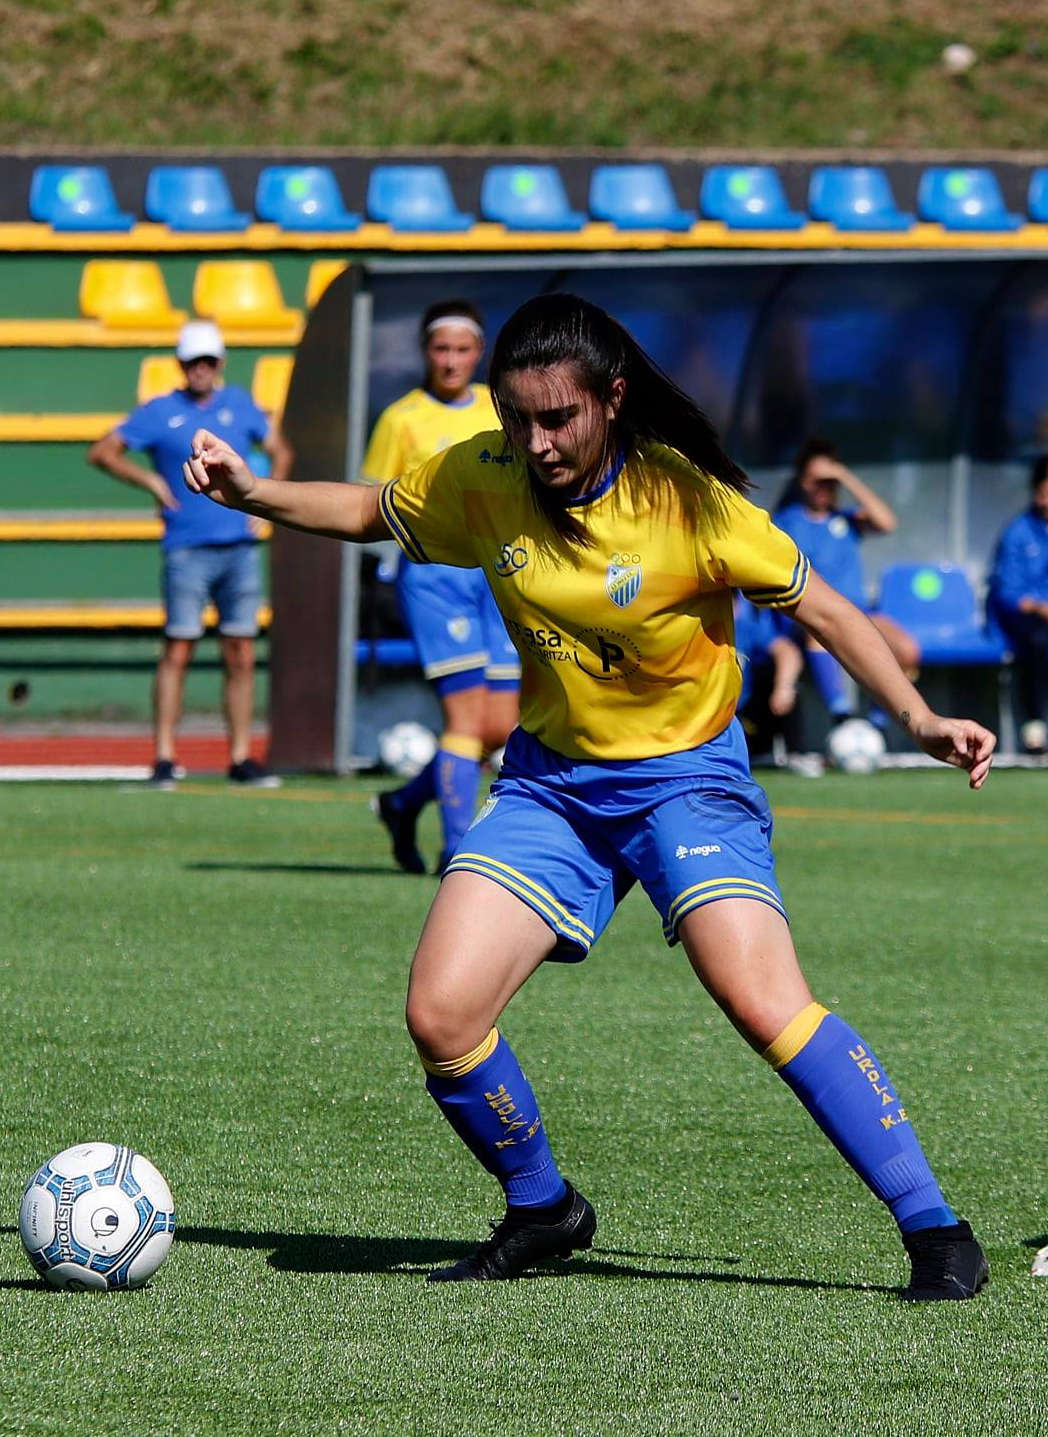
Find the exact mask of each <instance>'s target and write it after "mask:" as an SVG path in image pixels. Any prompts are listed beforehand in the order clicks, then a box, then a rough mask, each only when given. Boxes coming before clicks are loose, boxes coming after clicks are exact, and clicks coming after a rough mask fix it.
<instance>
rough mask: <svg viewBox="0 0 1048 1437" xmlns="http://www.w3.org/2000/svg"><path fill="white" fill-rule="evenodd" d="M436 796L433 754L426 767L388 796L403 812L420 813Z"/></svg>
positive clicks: (435, 771) (435, 772)
mask: <svg viewBox="0 0 1048 1437" xmlns="http://www.w3.org/2000/svg"><path fill="white" fill-rule="evenodd" d="M436 796H437V760H436V756H435V755H434V757H433V758H431V759H430V761H429V763H427V764H426V767H425V768H424V769H422V771H421V772H420V773H417V774H416V775H415V777H414V778H412V779H409V780H408V782H407V783H405V784H402V785H401V786H400V788H398V789H395V790H394V791H393V793H392V794H391V795H390V797H391V798H392V799H393V802H394V804H395V805H396V807H397V808H399V809H401V810H402V811H403V812H405V813H420V812H421V811H422V809H424V808H425V806H426V804H427V803H432V802H433V800H434V799H435V798H436Z"/></svg>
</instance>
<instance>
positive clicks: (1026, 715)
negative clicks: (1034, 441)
mask: <svg viewBox="0 0 1048 1437" xmlns="http://www.w3.org/2000/svg"><path fill="white" fill-rule="evenodd" d="M1030 499H1031V502H1030V507H1029V508H1028V509H1027V510H1025V512H1024V513H1022V514H1019V515H1017V516H1016V517H1015V518H1014V519H1013V520H1012V521H1011V523H1010V524H1008V525H1007V526H1006V527H1005V529H1004V532H1003V533H1002V534H1001V537H1000V538H999V539H998V541H997V549H996V552H995V554H994V560H993V569H992V571H991V574H990V590H989V595H988V600H987V607H988V609H989V612H990V615H991V617H992V618H993V619H995V620H996V622H997V623H998V624H999V625H1000V627H1001V628H1002V629H1003V630H1004V633H1005V634H1006V635H1007V638H1008V641H1009V643H1010V644H1011V646H1012V649H1013V651H1014V654H1015V675H1016V681H1017V682H1016V688H1015V697H1016V701H1017V707H1018V709H1019V713H1018V718H1019V736H1020V738H1021V740H1022V744H1023V747H1024V748H1025V749H1026V751H1027V752H1028V753H1045V752H1046V751H1048V454H1042V455H1041V457H1040V458H1039V459H1038V460H1037V461H1036V462H1035V464H1034V466H1033V472H1032V474H1031V476H1030Z"/></svg>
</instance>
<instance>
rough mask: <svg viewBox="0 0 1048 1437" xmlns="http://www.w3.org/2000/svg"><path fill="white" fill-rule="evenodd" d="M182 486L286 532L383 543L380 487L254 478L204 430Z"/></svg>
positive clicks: (386, 528) (185, 468) (385, 532)
mask: <svg viewBox="0 0 1048 1437" xmlns="http://www.w3.org/2000/svg"><path fill="white" fill-rule="evenodd" d="M182 475H183V478H184V479H185V481H186V484H187V486H188V487H189V488H190V489H192V490H193V491H194V492H195V493H197V494H206V495H207V497H208V498H209V499H211V500H213V501H214V502H215V503H216V504H222V505H224V506H225V507H226V508H227V509H241V510H243V511H244V512H245V513H246V514H256V515H257V516H258V517H259V518H260V519H269V520H270V521H271V522H272V523H274V524H283V525H285V526H286V527H287V528H289V529H302V530H304V531H305V532H306V533H309V534H326V535H328V536H329V537H330V538H332V539H357V540H371V539H388V538H389V537H390V531H389V526H388V525H387V523H386V521H385V519H384V518H383V517H382V514H381V511H380V509H379V495H380V493H381V490H380V488H379V487H378V486H377V485H370V484H326V483H308V484H298V483H294V484H291V483H286V482H282V481H281V480H279V479H260V478H259V477H258V475H257V474H253V473H252V472H251V470H250V469H249V468H248V466H247V465H246V464H245V463H244V460H243V459H242V458H241V456H240V455H239V454H238V453H237V452H236V451H235V450H234V449H231V448H230V447H229V445H228V444H226V443H225V441H224V440H222V439H219V438H218V437H217V435H214V434H211V433H210V432H209V431H208V430H206V429H198V430H197V432H196V433H195V434H194V435H193V444H192V449H191V452H190V458H189V459H188V460H187V461H186V462H185V464H184V465H183V466H182Z"/></svg>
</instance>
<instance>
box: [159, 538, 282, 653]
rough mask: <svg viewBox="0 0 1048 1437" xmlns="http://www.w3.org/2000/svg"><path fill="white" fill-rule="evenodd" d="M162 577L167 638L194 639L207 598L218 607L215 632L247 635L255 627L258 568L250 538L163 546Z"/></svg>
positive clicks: (200, 630) (259, 581) (200, 628)
mask: <svg viewBox="0 0 1048 1437" xmlns="http://www.w3.org/2000/svg"><path fill="white" fill-rule="evenodd" d="M162 583H163V592H164V609H165V612H166V616H167V617H166V620H165V623H164V633H165V635H166V636H167V637H168V638H169V639H199V638H200V636H201V634H202V633H203V632H204V620H203V611H204V608H205V606H206V604H207V602H208V600H209V599H210V600H211V601H212V602H213V603H214V605H215V608H216V609H217V610H218V631H219V633H220V634H226V635H227V636H228V637H229V638H242V639H251V638H254V636H255V635H256V634H257V633H258V606H259V604H260V602H261V600H262V572H261V567H260V565H259V562H258V545H257V544H256V543H254V542H253V541H249V542H247V543H244V544H207V545H204V546H201V547H199V548H192V549H167V550H165V552H164V571H163V580H162Z"/></svg>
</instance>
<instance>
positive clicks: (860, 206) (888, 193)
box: [808, 165, 917, 230]
mask: <svg viewBox="0 0 1048 1437" xmlns="http://www.w3.org/2000/svg"><path fill="white" fill-rule="evenodd" d="M808 210H809V212H810V214H811V217H812V219H814V220H828V221H829V222H830V224H832V225H835V226H836V227H837V229H839V230H908V229H912V228H913V226H914V225H915V224H916V223H917V221H916V218H915V217H914V216H913V215H910V214H905V213H904V212H903V211H902V210H900V209H899V208H898V206H897V205H896V203H895V196H894V195H893V194H892V187H891V185H890V184H889V182H888V176H887V175H886V174H885V173H884V171H883V170H882V169H879V168H878V167H877V166H875V165H819V166H818V167H817V168H816V169H814V170H813V171H812V176H811V180H810V182H809V185H808Z"/></svg>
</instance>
